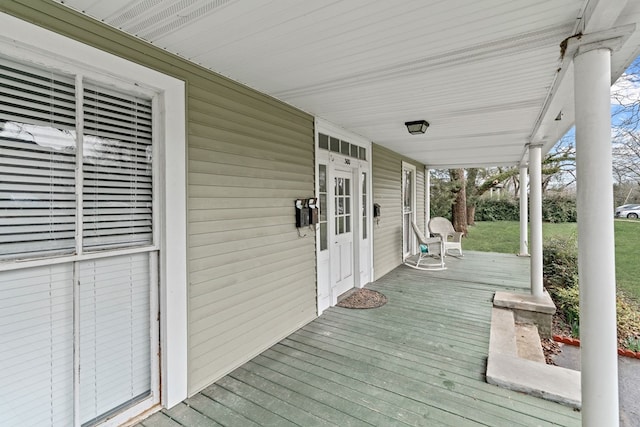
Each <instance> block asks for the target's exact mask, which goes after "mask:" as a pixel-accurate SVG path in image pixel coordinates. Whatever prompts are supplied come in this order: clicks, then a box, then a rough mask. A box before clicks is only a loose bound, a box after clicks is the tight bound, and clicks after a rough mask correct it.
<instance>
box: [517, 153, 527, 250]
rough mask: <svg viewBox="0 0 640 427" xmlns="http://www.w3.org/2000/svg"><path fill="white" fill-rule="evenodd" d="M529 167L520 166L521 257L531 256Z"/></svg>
mask: <svg viewBox="0 0 640 427" xmlns="http://www.w3.org/2000/svg"><path fill="white" fill-rule="evenodd" d="M527 170H528V169H527V166H526V165H520V252H519V253H518V255H520V256H529V248H528V247H527V243H528V242H527V231H528V225H529V206H528V205H529V203H528V200H527V181H528V176H527Z"/></svg>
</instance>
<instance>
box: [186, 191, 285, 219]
mask: <svg viewBox="0 0 640 427" xmlns="http://www.w3.org/2000/svg"><path fill="white" fill-rule="evenodd" d="M293 202H294V201H293V200H291V198H290V197H286V198H282V197H273V198H268V197H262V196H260V197H254V198H245V199H241V198H238V197H235V198H231V197H221V198H218V199H204V198H203V199H194V198H191V199H190V200H189V209H191V210H195V211H198V210H208V209H242V208H246V209H256V206H258V207H267V208H275V207H278V208H282V207H291V206H293ZM292 224H293V221H292Z"/></svg>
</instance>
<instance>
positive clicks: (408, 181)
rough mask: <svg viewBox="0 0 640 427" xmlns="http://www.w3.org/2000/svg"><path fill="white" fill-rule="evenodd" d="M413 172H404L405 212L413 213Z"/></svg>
mask: <svg viewBox="0 0 640 427" xmlns="http://www.w3.org/2000/svg"><path fill="white" fill-rule="evenodd" d="M412 175H413V174H412V171H408V170H405V171H404V210H405V212H406V211H411V206H412V203H411V195H412V194H413V185H412V181H413V179H412Z"/></svg>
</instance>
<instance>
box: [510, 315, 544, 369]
mask: <svg viewBox="0 0 640 427" xmlns="http://www.w3.org/2000/svg"><path fill="white" fill-rule="evenodd" d="M515 338H516V346H517V348H518V357H520V358H522V359H527V360H531V361H533V362H540V363H547V362H546V360H545V359H544V351H542V344H541V343H540V335H539V334H538V327H537V326H536V325H532V324H529V323H516V324H515Z"/></svg>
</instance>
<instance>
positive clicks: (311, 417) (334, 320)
mask: <svg viewBox="0 0 640 427" xmlns="http://www.w3.org/2000/svg"><path fill="white" fill-rule="evenodd" d="M528 262H529V261H528V259H522V258H517V257H516V256H510V255H502V254H489V253H480V252H467V253H466V254H465V257H464V259H462V260H457V259H448V261H447V266H448V269H447V270H446V271H442V272H424V271H418V270H414V269H411V268H408V267H405V266H401V267H398V268H397V269H395V270H394V271H392V272H391V273H389V274H387V275H386V276H384V277H383V278H382V279H380V280H378V281H377V282H375V283H373V284H371V285H369V286H368V287H369V288H370V289H375V290H378V291H380V292H382V293H384V294H385V295H386V296H387V298H388V300H389V301H388V303H387V304H386V305H385V306H383V307H381V308H378V309H371V310H349V309H343V308H338V307H334V308H331V309H329V310H327V311H326V312H325V313H324V314H323V315H322V316H320V317H319V318H318V319H316V320H315V321H313V322H312V323H310V324H308V325H307V326H305V327H304V328H302V329H300V330H299V331H297V332H296V333H294V334H292V335H291V336H289V337H288V338H286V339H285V340H283V341H282V342H280V343H278V344H276V345H275V346H273V347H272V348H271V349H269V350H267V351H266V352H264V353H263V354H261V355H260V356H258V357H256V358H255V359H253V360H252V361H251V362H249V363H247V364H245V365H244V366H242V367H241V368H238V369H237V370H235V371H234V372H232V373H230V374H229V375H227V376H226V377H224V378H223V379H221V380H220V381H218V382H217V383H216V384H214V385H212V386H210V387H208V388H207V389H205V390H204V391H202V392H201V393H199V394H197V395H195V396H194V397H192V398H190V399H187V400H186V401H184V402H183V403H182V404H180V405H178V406H177V407H174V408H172V409H171V410H168V411H166V410H163V411H162V412H158V413H156V414H154V415H152V416H151V417H150V418H148V419H147V420H145V421H143V422H142V423H140V424H139V426H145V427H165V426H169V427H171V426H203V427H204V426H218V425H221V426H266V425H269V426H305V427H307V426H329V425H332V426H333V425H335V426H341V427H343V426H363V425H375V426H396V425H398V426H400V425H401V426H405V425H410V426H458V427H459V426H472V425H488V426H546V425H562V426H572V425H580V413H579V412H575V411H573V410H571V409H570V408H568V407H565V406H561V405H558V404H554V403H551V402H548V401H545V400H542V399H538V398H534V397H531V396H527V395H523V394H520V393H516V392H512V391H508V390H503V389H501V388H498V387H496V386H492V385H489V384H487V383H486V382H485V378H484V373H485V368H486V356H487V349H488V345H489V323H490V314H491V299H492V296H493V293H494V292H495V291H496V290H517V289H523V290H524V289H526V288H527V286H528V283H529V276H528V271H529V264H528Z"/></svg>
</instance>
